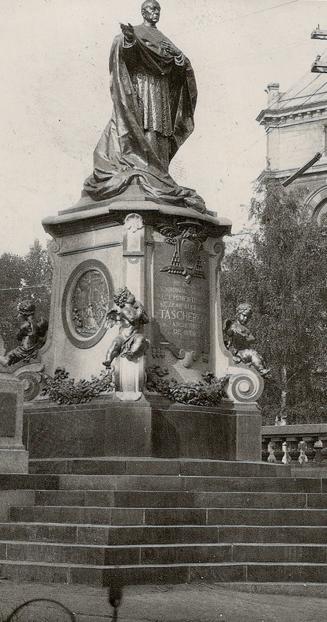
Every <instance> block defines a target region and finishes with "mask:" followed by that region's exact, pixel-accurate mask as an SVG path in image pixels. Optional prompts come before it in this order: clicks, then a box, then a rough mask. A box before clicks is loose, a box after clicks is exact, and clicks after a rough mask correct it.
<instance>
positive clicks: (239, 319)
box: [224, 303, 270, 377]
mask: <svg viewBox="0 0 327 622" xmlns="http://www.w3.org/2000/svg"><path fill="white" fill-rule="evenodd" d="M251 316H252V307H251V305H249V304H248V303H241V304H239V305H238V307H237V309H236V319H235V320H234V321H232V320H227V321H226V324H225V328H224V339H225V346H226V348H227V349H228V350H229V351H230V352H231V353H232V355H233V359H234V361H235V363H247V364H248V365H252V366H253V367H254V369H256V370H257V371H258V372H259V374H261V376H263V377H265V376H267V375H268V374H269V372H270V369H267V367H266V365H265V363H264V360H263V358H262V356H261V355H260V354H259V353H258V352H257V351H256V350H254V349H253V348H252V345H253V344H254V342H255V337H254V336H253V335H252V333H251V331H250V330H249V328H248V327H247V323H248V321H249V320H250V319H251Z"/></svg>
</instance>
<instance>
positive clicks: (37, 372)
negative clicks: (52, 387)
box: [0, 359, 44, 402]
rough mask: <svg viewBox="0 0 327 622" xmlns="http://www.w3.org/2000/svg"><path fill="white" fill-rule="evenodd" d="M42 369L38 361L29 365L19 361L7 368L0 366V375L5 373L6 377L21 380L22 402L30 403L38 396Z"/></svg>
mask: <svg viewBox="0 0 327 622" xmlns="http://www.w3.org/2000/svg"><path fill="white" fill-rule="evenodd" d="M43 369H44V365H43V363H42V362H41V360H40V359H39V360H34V361H33V362H30V363H26V362H25V361H21V362H19V363H16V365H11V366H9V367H6V366H4V365H1V366H0V373H5V374H7V375H8V376H12V377H14V378H17V380H21V381H22V383H23V396H24V402H31V401H33V400H35V399H36V398H37V397H38V395H39V394H40V391H41V387H42V371H43Z"/></svg>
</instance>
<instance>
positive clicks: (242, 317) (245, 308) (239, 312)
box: [236, 302, 252, 324]
mask: <svg viewBox="0 0 327 622" xmlns="http://www.w3.org/2000/svg"><path fill="white" fill-rule="evenodd" d="M251 315H252V307H251V305H250V304H249V303H248V302H242V303H241V304H239V305H238V307H237V309H236V316H237V319H238V320H239V322H241V324H246V323H247V322H248V321H249V319H250V318H251Z"/></svg>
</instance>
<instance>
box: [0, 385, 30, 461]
mask: <svg viewBox="0 0 327 622" xmlns="http://www.w3.org/2000/svg"><path fill="white" fill-rule="evenodd" d="M22 434H23V386H22V383H21V382H20V381H19V380H17V378H15V377H13V376H11V375H9V374H6V373H0V473H27V471H28V453H27V451H26V450H25V448H24V445H23V443H22Z"/></svg>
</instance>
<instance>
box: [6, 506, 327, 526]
mask: <svg viewBox="0 0 327 622" xmlns="http://www.w3.org/2000/svg"><path fill="white" fill-rule="evenodd" d="M9 517H10V520H12V521H18V522H21V521H23V522H46V523H47V522H55V523H66V522H68V523H70V522H74V523H77V524H83V523H88V524H98V525H175V524H180V525H269V526H272V525H305V526H309V525H327V510H317V509H294V510H293V509H292V510H290V509H271V508H270V509H252V508H251V509H249V508H242V509H240V508H198V507H197V508H144V507H143V508H133V507H130V508H113V507H91V506H89V507H85V506H83V507H80V506H34V507H30V506H26V507H24V506H22V507H12V508H11V509H10V513H9Z"/></svg>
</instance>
